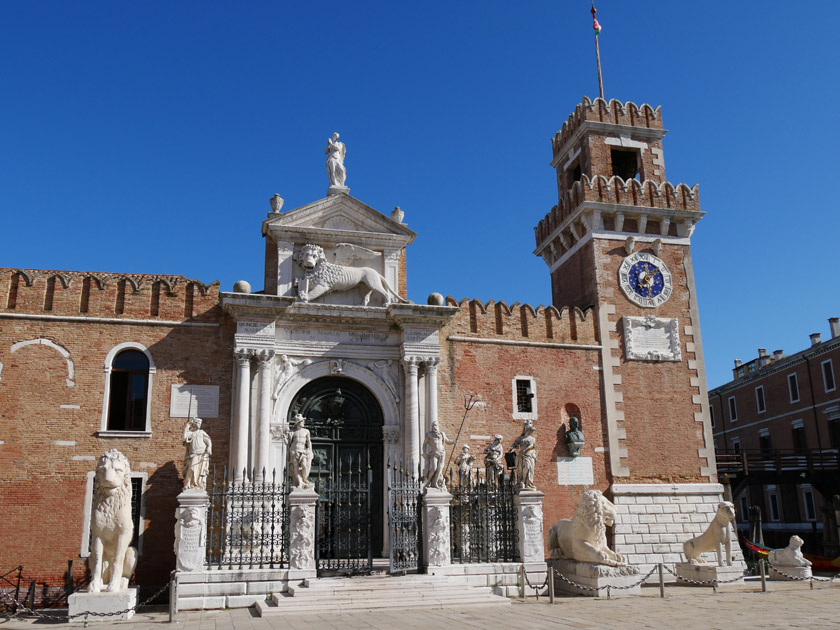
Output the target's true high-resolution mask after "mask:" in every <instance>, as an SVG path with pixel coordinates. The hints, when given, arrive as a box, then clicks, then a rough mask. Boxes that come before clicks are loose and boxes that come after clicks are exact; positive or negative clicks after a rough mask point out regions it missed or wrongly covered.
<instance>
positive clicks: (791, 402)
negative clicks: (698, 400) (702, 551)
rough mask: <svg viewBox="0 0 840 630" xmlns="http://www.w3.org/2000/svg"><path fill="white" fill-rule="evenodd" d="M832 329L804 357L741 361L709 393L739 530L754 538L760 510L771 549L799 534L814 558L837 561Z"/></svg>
mask: <svg viewBox="0 0 840 630" xmlns="http://www.w3.org/2000/svg"><path fill="white" fill-rule="evenodd" d="M828 322H829V331H830V338H829V339H827V340H825V341H823V340H822V335H821V334H820V333H814V334H812V335H811V344H810V346H809V347H808V348H806V349H804V350H801V351H799V352H796V353H794V354H790V355H786V354H784V352H783V351H782V350H776V351H775V352H773V353H772V354H768V352H767V351H766V349H764V348H759V350H758V357H756V358H755V359H752V360H751V361H748V362H746V363H744V362H742V361H740V360H736V361H735V367H734V369H733V370H732V377H733V379H732V380H731V381H729V382H728V383H725V384H723V385H721V386H719V387H716V388H714V389H712V390H710V391H709V405H710V410H711V413H712V425H713V427H714V439H715V449H716V451H717V453H718V454H719V457H720V458H721V461H724V460H727V461H728V466H730V467H731V468H732V474H731V477H732V484H733V485H732V495H733V498H734V502H735V504H736V507H737V509H738V516H739V527H740V528H741V529H742V530H743V531H748V530H749V525H748V523H749V521H750V507H752V506H757V507H758V508H759V509H760V511H761V518H762V529H763V536H764V542H765V543H766V544H769V545H770V546H778V547H784V546H786V545H787V541H788V538H789V537H790V536H791V535H793V534H797V535H799V536H800V537H802V538H803V540H805V541H806V545H807V546H806V550H808V551H810V552H811V553H819V554H821V553H828V554H833V555H836V554H837V553H838V552H840V549H838V548H837V534H836V527H837V524H836V517H835V513H834V512H835V508H834V504H833V497H834V495H836V494H838V493H840V480H838V476H840V472H839V471H838V461H837V453H838V448H840V394H838V390H837V381H836V374H837V372H836V370H837V369H838V368H837V366H838V365H839V364H840V324H839V323H838V318H836V317H832V318H831V319H829V320H828ZM745 468H746V470H745ZM753 518H755V515H754V516H753Z"/></svg>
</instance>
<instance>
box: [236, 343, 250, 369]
mask: <svg viewBox="0 0 840 630" xmlns="http://www.w3.org/2000/svg"><path fill="white" fill-rule="evenodd" d="M233 356H234V357H236V362H237V363H238V364H239V367H244V366H245V365H248V364H249V363H250V362H251V357H252V356H254V351H253V350H251V349H250V348H236V349H234V351H233Z"/></svg>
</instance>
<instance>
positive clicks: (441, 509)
mask: <svg viewBox="0 0 840 630" xmlns="http://www.w3.org/2000/svg"><path fill="white" fill-rule="evenodd" d="M451 502H452V495H451V494H449V493H448V492H447V491H446V490H438V489H436V488H426V489H425V490H424V492H423V554H424V558H423V560H424V561H425V563H426V566H427V567H429V568H434V567H446V566H449V565H450V564H451V562H452V561H451V556H450V553H449V552H450V540H449V505H450V503H451Z"/></svg>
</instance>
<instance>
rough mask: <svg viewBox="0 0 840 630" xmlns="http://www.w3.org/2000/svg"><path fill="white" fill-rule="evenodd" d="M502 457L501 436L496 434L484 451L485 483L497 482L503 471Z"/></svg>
mask: <svg viewBox="0 0 840 630" xmlns="http://www.w3.org/2000/svg"><path fill="white" fill-rule="evenodd" d="M503 456H504V448H503V447H502V436H501V435H499V434H498V433H497V434H496V435H494V436H493V441H492V442H491V443H490V444H488V445H487V446H486V447H485V449H484V474H485V476H486V477H487V483H496V482H497V481H498V480H499V476H500V475H501V474H502V472H503V471H504V469H505V465H504V462H503Z"/></svg>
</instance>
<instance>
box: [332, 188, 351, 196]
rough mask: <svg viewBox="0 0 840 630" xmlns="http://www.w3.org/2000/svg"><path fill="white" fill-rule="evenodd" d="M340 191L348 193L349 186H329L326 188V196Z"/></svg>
mask: <svg viewBox="0 0 840 630" xmlns="http://www.w3.org/2000/svg"><path fill="white" fill-rule="evenodd" d="M340 193H344V194H345V195H349V194H350V188H349V187H348V186H330V187H329V188H327V197H329V196H330V195H338V194H340Z"/></svg>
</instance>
